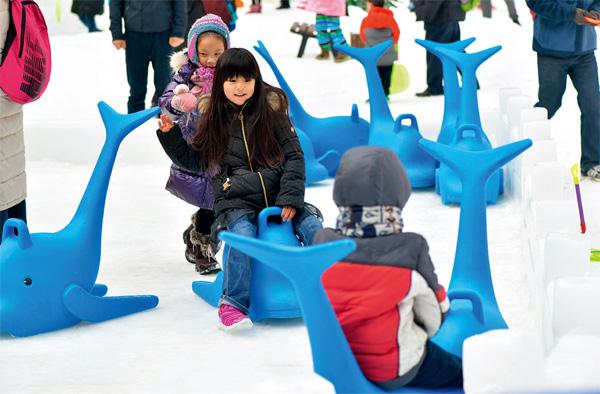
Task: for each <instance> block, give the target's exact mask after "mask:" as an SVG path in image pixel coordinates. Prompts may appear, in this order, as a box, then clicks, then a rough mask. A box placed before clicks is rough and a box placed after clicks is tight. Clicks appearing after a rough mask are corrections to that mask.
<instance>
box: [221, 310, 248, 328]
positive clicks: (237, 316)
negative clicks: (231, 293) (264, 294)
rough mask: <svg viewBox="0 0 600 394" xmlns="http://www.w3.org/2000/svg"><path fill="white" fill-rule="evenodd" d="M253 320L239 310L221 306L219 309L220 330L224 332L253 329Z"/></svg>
mask: <svg viewBox="0 0 600 394" xmlns="http://www.w3.org/2000/svg"><path fill="white" fill-rule="evenodd" d="M252 325H253V324H252V320H250V318H249V317H248V315H245V314H244V313H243V312H242V311H240V310H239V309H237V308H235V307H233V306H231V305H228V304H221V306H220V307H219V328H220V329H221V330H224V331H239V330H247V329H249V328H252Z"/></svg>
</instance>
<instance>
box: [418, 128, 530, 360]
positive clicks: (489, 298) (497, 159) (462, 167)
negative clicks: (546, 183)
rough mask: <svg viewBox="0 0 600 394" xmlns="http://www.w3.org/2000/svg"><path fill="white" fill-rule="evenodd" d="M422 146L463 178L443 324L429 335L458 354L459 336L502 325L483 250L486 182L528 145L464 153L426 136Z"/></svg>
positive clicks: (461, 340)
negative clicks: (447, 309)
mask: <svg viewBox="0 0 600 394" xmlns="http://www.w3.org/2000/svg"><path fill="white" fill-rule="evenodd" d="M420 144H421V146H423V149H425V150H426V151H428V152H429V153H430V154H431V155H432V156H434V157H435V158H436V159H438V160H439V161H440V162H441V163H443V164H446V165H448V166H449V167H450V168H451V169H452V171H454V173H456V174H457V175H458V176H459V178H460V180H461V182H462V189H463V195H462V202H461V205H460V222H459V228H458V240H457V243H456V254H455V257H454V267H453V269H452V278H451V280H450V286H449V287H448V294H449V297H450V299H451V300H452V299H454V301H452V303H451V308H450V312H449V313H448V316H447V317H446V320H445V321H444V324H443V325H442V327H441V328H440V330H439V331H438V333H437V334H436V336H435V337H434V338H433V339H432V340H433V341H434V342H435V343H436V344H438V345H439V346H441V347H442V348H444V349H445V350H447V351H448V352H450V353H453V354H455V355H457V356H459V357H462V343H463V341H464V339H466V338H468V337H470V336H472V335H475V334H480V333H483V332H486V331H490V330H495V329H501V328H507V325H506V322H505V321H504V318H503V317H502V314H501V313H500V309H499V308H498V303H497V302H496V296H495V294H494V286H493V283H492V275H491V272H490V258H489V254H488V241H487V222H486V216H487V214H486V195H485V193H486V191H485V187H486V186H485V185H486V183H487V181H488V179H489V178H490V176H492V174H493V173H494V172H496V171H497V170H498V169H499V168H500V167H502V166H503V165H504V164H506V163H508V162H509V161H511V160H512V159H513V158H515V157H516V156H518V155H519V154H520V153H522V152H523V151H525V150H526V149H528V148H529V147H530V146H531V144H532V143H531V140H523V141H517V142H514V143H512V144H508V145H504V146H502V147H499V148H496V149H490V150H485V151H473V152H471V151H465V150H460V149H456V148H454V147H450V146H447V145H444V144H440V143H435V142H432V141H428V140H425V139H423V140H421V141H420Z"/></svg>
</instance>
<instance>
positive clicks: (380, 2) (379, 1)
mask: <svg viewBox="0 0 600 394" xmlns="http://www.w3.org/2000/svg"><path fill="white" fill-rule="evenodd" d="M369 3H371V4H373V5H374V6H375V7H383V6H385V0H369Z"/></svg>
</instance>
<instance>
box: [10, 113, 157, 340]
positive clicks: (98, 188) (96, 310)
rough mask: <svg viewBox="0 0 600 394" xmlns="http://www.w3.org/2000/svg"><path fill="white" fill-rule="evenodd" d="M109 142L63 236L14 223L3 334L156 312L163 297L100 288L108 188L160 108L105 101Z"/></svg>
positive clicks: (21, 334)
mask: <svg viewBox="0 0 600 394" xmlns="http://www.w3.org/2000/svg"><path fill="white" fill-rule="evenodd" d="M98 108H99V110H100V115H101V116H102V120H103V122H104V126H105V128H106V141H105V142H104V146H103V148H102V151H101V152H100V156H99V158H98V161H97V162H96V167H95V168H94V172H93V173H92V176H91V178H90V181H89V183H88V186H87V188H86V190H85V193H84V195H83V197H82V199H81V202H80V203H79V207H78V208H77V212H76V213H75V216H73V219H72V220H71V222H70V223H69V224H68V225H67V226H66V227H65V228H64V229H62V230H60V231H58V232H57V233H52V234H51V233H34V234H30V233H29V229H28V228H27V225H26V224H25V223H24V222H23V221H21V220H18V219H9V220H8V221H7V222H6V223H5V225H4V232H3V235H2V243H1V244H0V332H2V333H8V334H11V335H13V336H16V337H25V336H30V335H35V334H39V333H43V332H48V331H53V330H58V329H61V328H65V327H70V326H73V325H75V324H77V323H79V322H80V321H87V322H94V323H96V322H101V321H105V320H109V319H114V318H116V317H120V316H124V315H128V314H131V313H135V312H140V311H143V310H146V309H150V308H154V307H155V306H156V305H158V297H156V296H152V295H147V296H125V297H105V296H104V295H105V294H106V292H107V290H108V289H107V287H106V286H104V285H101V284H96V278H97V276H98V270H99V267H100V252H101V238H102V221H103V216H104V206H105V202H106V190H107V188H108V182H109V180H110V176H111V173H112V169H113V165H114V162H115V158H116V155H117V151H118V150H119V145H120V144H121V141H122V140H123V138H125V137H126V136H127V135H128V134H129V133H130V132H132V131H133V130H134V129H135V128H137V127H138V126H139V125H141V124H142V123H144V122H145V121H146V120H148V119H150V118H152V117H153V116H155V115H156V114H157V113H158V112H159V109H158V108H152V109H148V110H145V111H141V112H137V113H134V114H131V115H121V114H118V113H117V112H115V111H114V110H113V109H112V108H110V107H109V106H108V105H107V104H105V103H104V102H100V103H99V104H98Z"/></svg>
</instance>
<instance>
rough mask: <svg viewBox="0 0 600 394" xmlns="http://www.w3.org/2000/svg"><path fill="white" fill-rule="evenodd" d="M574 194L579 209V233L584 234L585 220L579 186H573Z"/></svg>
mask: <svg viewBox="0 0 600 394" xmlns="http://www.w3.org/2000/svg"><path fill="white" fill-rule="evenodd" d="M575 193H576V194H577V208H579V224H580V225H581V233H582V234H585V218H584V217H583V204H582V202H581V191H580V190H579V184H575Z"/></svg>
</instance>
